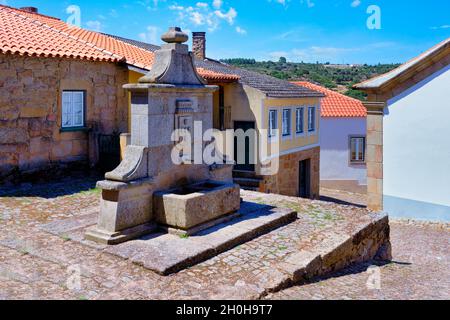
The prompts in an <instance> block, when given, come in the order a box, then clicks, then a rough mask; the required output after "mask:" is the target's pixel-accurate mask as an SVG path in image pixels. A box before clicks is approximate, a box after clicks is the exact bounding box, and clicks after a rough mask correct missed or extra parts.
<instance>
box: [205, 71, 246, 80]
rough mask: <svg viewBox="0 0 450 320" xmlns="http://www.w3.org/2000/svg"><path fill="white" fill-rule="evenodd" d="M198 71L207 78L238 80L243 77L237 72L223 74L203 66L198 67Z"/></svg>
mask: <svg viewBox="0 0 450 320" xmlns="http://www.w3.org/2000/svg"><path fill="white" fill-rule="evenodd" d="M197 72H198V73H199V74H200V75H201V76H202V77H203V78H205V79H208V80H211V81H214V80H217V81H238V80H239V79H240V78H241V77H239V76H238V75H235V74H223V73H219V72H215V71H211V70H207V69H203V68H197Z"/></svg>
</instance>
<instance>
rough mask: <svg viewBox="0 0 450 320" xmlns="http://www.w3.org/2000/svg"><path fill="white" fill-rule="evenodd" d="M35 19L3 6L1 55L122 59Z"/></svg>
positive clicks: (0, 8)
mask: <svg viewBox="0 0 450 320" xmlns="http://www.w3.org/2000/svg"><path fill="white" fill-rule="evenodd" d="M35 16H36V17H30V16H29V15H27V14H25V13H24V12H23V11H20V10H15V9H13V8H9V7H6V6H1V5H0V21H1V28H0V53H11V54H19V55H29V56H44V57H62V58H77V59H86V60H97V61H111V62H116V61H119V60H120V57H119V56H115V55H111V54H108V53H106V52H104V51H102V50H99V49H96V48H94V47H93V46H92V45H89V44H87V43H82V42H79V41H77V40H75V39H72V38H70V37H69V36H68V35H67V34H64V33H62V32H61V31H60V30H57V29H55V28H52V26H50V25H47V24H45V23H44V22H42V21H39V19H38V17H44V16H42V15H37V14H36V15H35ZM45 19H47V20H48V19H49V18H48V17H47V18H45Z"/></svg>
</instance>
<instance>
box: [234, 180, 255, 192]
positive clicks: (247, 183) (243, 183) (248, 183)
mask: <svg viewBox="0 0 450 320" xmlns="http://www.w3.org/2000/svg"><path fill="white" fill-rule="evenodd" d="M260 182H261V180H259V179H250V178H234V183H236V184H238V185H240V186H241V187H242V188H246V187H249V188H258V189H259V183H260Z"/></svg>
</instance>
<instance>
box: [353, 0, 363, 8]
mask: <svg viewBox="0 0 450 320" xmlns="http://www.w3.org/2000/svg"><path fill="white" fill-rule="evenodd" d="M360 5H361V0H353V2H352V3H351V6H352V7H353V8H356V7H359V6H360Z"/></svg>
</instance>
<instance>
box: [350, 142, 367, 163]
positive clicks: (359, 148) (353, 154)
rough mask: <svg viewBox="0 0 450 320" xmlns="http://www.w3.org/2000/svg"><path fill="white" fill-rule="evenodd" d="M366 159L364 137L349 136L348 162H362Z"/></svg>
mask: <svg viewBox="0 0 450 320" xmlns="http://www.w3.org/2000/svg"><path fill="white" fill-rule="evenodd" d="M365 161H366V138H365V137H350V162H351V163H364V162H365Z"/></svg>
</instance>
